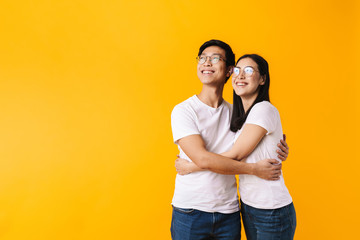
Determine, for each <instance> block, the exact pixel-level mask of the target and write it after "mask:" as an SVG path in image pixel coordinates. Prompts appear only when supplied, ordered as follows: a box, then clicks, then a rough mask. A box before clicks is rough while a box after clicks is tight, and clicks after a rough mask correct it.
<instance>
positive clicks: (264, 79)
mask: <svg viewBox="0 0 360 240" xmlns="http://www.w3.org/2000/svg"><path fill="white" fill-rule="evenodd" d="M265 82H266V75H263V76H261V78H260V85H264V84H265Z"/></svg>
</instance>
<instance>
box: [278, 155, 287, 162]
mask: <svg viewBox="0 0 360 240" xmlns="http://www.w3.org/2000/svg"><path fill="white" fill-rule="evenodd" d="M277 157H278V158H279V159H280V160H281V161H285V160H286V157H284V156H281V155H277Z"/></svg>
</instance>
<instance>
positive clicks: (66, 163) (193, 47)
mask: <svg viewBox="0 0 360 240" xmlns="http://www.w3.org/2000/svg"><path fill="white" fill-rule="evenodd" d="M359 15H360V11H359V3H358V1H356V0H353V1H351V0H344V1H333V0H330V1H329V0H326V1H325V0H320V1H313V0H303V1H266V0H259V1H239V0H236V1H226V0H225V1H215V0H208V1H191V0H176V1H170V0H169V1H166V0H156V1H145V0H142V1H140V0H132V1H130V0H129V1H122V0H117V1H116V0H113V1H105V0H104V1H90V0H88V1H85V0H58V1H55V0H53V1H49V0H43V1H40V0H38V1H30V0H29V1H14V0H2V1H1V2H0V34H1V35H0V239H1V240H14V239H21V240H28V239H34V240H43V239H44V240H45V239H46V240H49V239H51V240H57V239H61V240H63V239H87V240H91V239H157V240H158V239H170V231H169V228H170V220H171V205H170V203H171V198H172V194H173V188H174V179H175V170H174V167H173V165H174V160H175V158H176V157H175V155H176V154H177V148H176V146H175V145H174V144H173V143H172V134H171V128H170V113H171V110H172V108H173V106H174V105H176V104H177V103H179V102H181V101H183V100H185V99H186V98H188V97H190V96H192V95H193V94H196V93H199V92H200V90H201V84H200V82H199V80H198V79H197V76H196V62H195V57H196V54H197V51H198V48H199V47H200V45H201V44H202V43H203V42H205V41H207V40H209V39H212V38H215V39H221V40H223V41H225V42H227V43H229V44H230V45H231V46H232V48H233V50H234V51H235V52H236V55H237V57H239V56H241V55H242V54H244V53H258V54H260V55H262V56H264V57H265V58H266V59H267V60H268V62H269V64H270V73H271V81H272V82H271V100H272V102H273V104H274V105H276V107H277V108H278V109H279V111H280V113H281V116H282V123H283V129H284V132H285V133H286V134H287V136H288V144H289V145H290V151H291V153H290V157H289V159H288V161H287V162H286V163H285V164H284V167H283V169H284V175H285V178H286V182H287V186H288V188H289V189H290V192H291V194H292V196H293V199H294V203H295V207H296V211H297V219H298V227H297V232H296V236H295V237H296V239H355V238H356V236H357V235H358V218H359V215H360V210H359V208H358V203H359V202H360V196H359V171H360V164H359V160H360V158H359V153H358V151H359V143H360V142H359V139H358V136H359V133H360V131H359V126H358V124H359V120H360V118H359V115H360V111H359V102H360V100H359V94H360V92H359V89H360V86H359V85H360V84H359V77H360V76H359V66H360V64H359V63H360V61H359V56H360V49H359V42H360V37H359V35H360V21H359ZM224 96H225V98H226V99H227V100H228V101H230V102H231V101H232V91H231V85H230V84H227V86H226V88H225V91H224ZM244 239H245V237H244Z"/></svg>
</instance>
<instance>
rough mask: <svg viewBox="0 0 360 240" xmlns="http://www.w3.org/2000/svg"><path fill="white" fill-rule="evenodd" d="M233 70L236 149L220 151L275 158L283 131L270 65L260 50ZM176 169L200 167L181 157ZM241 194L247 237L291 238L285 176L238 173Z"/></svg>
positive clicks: (292, 212) (248, 159)
mask: <svg viewBox="0 0 360 240" xmlns="http://www.w3.org/2000/svg"><path fill="white" fill-rule="evenodd" d="M233 72H234V73H233V77H232V85H233V88H234V103H233V115H232V119H231V127H230V129H231V130H232V131H233V132H236V136H235V141H234V146H233V148H232V149H231V150H230V151H228V152H225V153H223V154H221V155H224V156H226V157H230V158H233V159H240V158H241V159H244V160H243V161H246V162H248V163H256V162H257V161H260V160H261V159H266V158H274V159H276V158H277V155H276V149H277V143H278V139H280V138H281V137H282V134H283V133H282V127H281V121H280V115H279V112H278V111H277V109H276V108H275V107H274V106H273V105H272V104H271V103H270V102H269V101H270V100H269V86H270V76H269V67H268V63H267V61H266V60H265V59H264V58H262V57H261V56H259V55H256V54H247V55H243V56H242V57H240V58H239V60H238V61H237V63H236V67H235V68H234V71H233ZM245 158H246V159H245ZM279 163H280V160H279ZM176 168H177V171H178V173H179V174H187V173H191V172H194V171H201V170H202V169H200V168H199V167H197V166H196V165H195V164H194V163H191V162H188V161H187V160H181V159H180V160H178V161H177V162H176ZM239 192H240V196H241V213H242V218H243V222H244V227H245V232H246V236H247V239H248V240H256V239H257V240H265V239H284V240H285V239H286V240H289V239H293V237H294V234H295V228H296V213H295V209H294V205H293V203H292V198H291V196H290V194H289V192H288V190H287V188H286V186H285V183H284V179H283V176H282V174H281V176H280V179H279V180H278V181H267V180H264V179H261V178H259V177H256V176H254V175H239Z"/></svg>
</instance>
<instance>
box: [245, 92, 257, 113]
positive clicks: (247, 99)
mask: <svg viewBox="0 0 360 240" xmlns="http://www.w3.org/2000/svg"><path fill="white" fill-rule="evenodd" d="M257 96H258V93H257V94H254V95H252V96H242V97H241V101H242V104H243V107H244V111H245V112H247V111H248V110H249V108H250V107H251V105H253V103H254V102H255V100H256V98H257Z"/></svg>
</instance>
